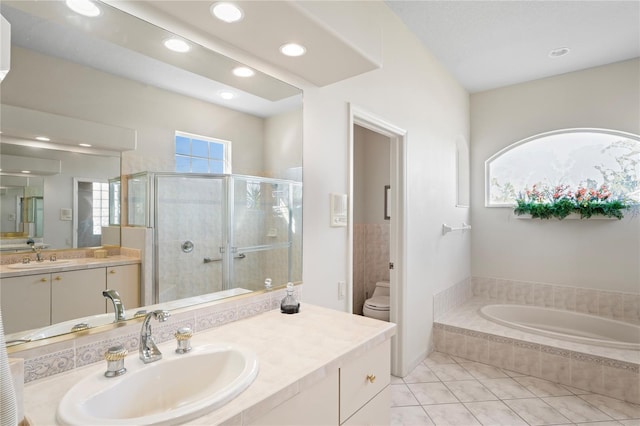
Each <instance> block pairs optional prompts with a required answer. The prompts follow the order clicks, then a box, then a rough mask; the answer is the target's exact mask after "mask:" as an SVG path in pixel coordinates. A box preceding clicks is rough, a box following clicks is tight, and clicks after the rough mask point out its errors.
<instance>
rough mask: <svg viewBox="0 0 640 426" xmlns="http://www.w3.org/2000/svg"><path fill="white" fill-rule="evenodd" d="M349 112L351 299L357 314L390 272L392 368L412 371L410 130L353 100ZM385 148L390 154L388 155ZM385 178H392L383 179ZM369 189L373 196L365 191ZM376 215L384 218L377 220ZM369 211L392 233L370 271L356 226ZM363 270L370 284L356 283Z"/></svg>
mask: <svg viewBox="0 0 640 426" xmlns="http://www.w3.org/2000/svg"><path fill="white" fill-rule="evenodd" d="M349 114H350V122H349V131H350V137H349V197H348V199H349V212H348V215H349V217H350V218H353V219H352V220H350V221H349V224H350V225H349V232H348V239H349V241H348V256H347V258H348V259H347V277H348V280H349V281H348V288H349V290H348V291H347V295H348V297H349V300H348V301H347V302H348V304H347V306H348V309H349V310H350V311H351V312H352V313H356V312H358V309H361V306H362V303H364V297H365V296H367V295H368V296H370V295H371V292H372V291H373V289H374V288H375V283H376V280H384V278H386V277H387V276H388V281H389V282H390V290H389V293H390V310H389V311H390V312H389V314H390V321H391V322H393V323H395V324H396V326H397V328H396V335H395V336H394V337H393V338H392V340H391V373H392V374H394V375H397V376H403V375H404V373H406V371H405V365H406V363H405V362H404V356H403V354H404V351H403V346H404V334H405V333H404V330H405V327H406V319H405V313H404V309H403V307H404V305H405V303H404V297H405V294H406V283H405V280H404V277H405V276H406V274H405V262H404V253H405V248H404V247H405V242H404V235H405V231H404V229H405V228H404V227H405V223H406V219H405V217H406V216H405V214H406V211H405V207H404V206H405V186H406V185H405V182H406V177H405V163H406V158H405V152H406V148H405V147H406V138H407V132H406V131H405V130H403V129H401V128H399V127H397V126H395V125H393V124H391V123H389V122H387V121H385V120H384V119H382V118H380V117H377V116H375V115H373V114H371V113H369V112H367V111H365V110H363V109H361V108H358V107H356V106H354V105H350V111H349ZM357 141H360V142H357ZM368 143H371V145H368ZM365 144H367V145H365ZM382 152H385V153H386V158H384V155H385V154H384V153H382ZM381 153H382V154H381ZM367 154H369V155H367ZM363 155H364V161H361V158H360V156H363ZM368 157H371V158H374V160H373V161H371V162H372V164H370V165H369V164H365V166H364V168H365V169H368V168H371V169H372V170H369V171H368V172H367V171H366V170H365V171H364V172H363V171H362V170H361V169H362V168H363V166H362V164H363V163H366V162H367V159H368ZM376 167H378V168H379V170H380V172H379V173H378V172H377V171H376ZM369 180H370V181H371V182H369ZM385 180H386V182H387V183H383V182H384V181H385ZM387 187H388V188H387ZM376 192H377V195H376ZM369 193H370V194H371V195H365V194H369ZM363 198H364V201H363ZM356 203H357V204H358V205H357V206H356ZM376 211H377V212H378V213H377V214H376ZM370 215H371V216H370ZM376 215H377V216H379V217H380V218H381V219H376ZM369 216H370V217H371V218H372V221H374V222H376V224H374V225H373V226H374V228H376V227H377V228H378V231H379V234H378V235H381V234H384V233H385V232H387V233H388V239H387V238H386V237H385V238H383V239H380V240H378V241H377V242H376V243H375V244H374V248H373V252H374V257H373V258H372V260H370V261H369V267H370V269H369V271H368V273H367V272H366V271H363V270H360V271H357V270H356V267H355V266H356V265H355V263H354V261H358V263H359V265H360V263H361V260H362V259H360V258H356V256H360V255H362V253H356V249H357V247H358V245H360V241H358V242H357V243H358V245H356V237H358V235H357V234H356V233H357V232H361V231H362V229H356V228H359V227H360V223H358V222H359V221H360V219H363V220H365V221H367V220H368V219H366V218H367V217H369ZM385 249H388V251H386V250H385ZM359 265H358V266H359ZM361 273H364V276H365V279H364V282H365V285H364V287H363V286H361V285H360V284H359V283H358V284H357V285H356V283H355V282H354V277H355V276H356V275H358V274H361ZM367 274H368V275H367ZM354 307H355V308H356V309H354Z"/></svg>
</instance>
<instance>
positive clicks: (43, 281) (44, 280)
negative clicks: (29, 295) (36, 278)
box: [40, 278, 49, 283]
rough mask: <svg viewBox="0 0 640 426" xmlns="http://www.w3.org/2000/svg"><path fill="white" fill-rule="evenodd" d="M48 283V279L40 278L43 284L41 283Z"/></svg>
mask: <svg viewBox="0 0 640 426" xmlns="http://www.w3.org/2000/svg"><path fill="white" fill-rule="evenodd" d="M47 281H49V280H48V279H46V278H40V282H41V283H46V282H47Z"/></svg>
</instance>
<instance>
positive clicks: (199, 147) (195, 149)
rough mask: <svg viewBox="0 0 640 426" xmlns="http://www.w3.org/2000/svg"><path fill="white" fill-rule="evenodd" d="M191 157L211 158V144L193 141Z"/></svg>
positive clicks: (197, 140)
mask: <svg viewBox="0 0 640 426" xmlns="http://www.w3.org/2000/svg"><path fill="white" fill-rule="evenodd" d="M191 155H192V156H194V157H202V158H209V142H206V141H201V140H199V139H192V140H191Z"/></svg>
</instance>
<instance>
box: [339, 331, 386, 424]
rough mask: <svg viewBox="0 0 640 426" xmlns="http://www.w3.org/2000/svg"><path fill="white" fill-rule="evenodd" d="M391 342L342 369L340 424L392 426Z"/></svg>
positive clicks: (379, 346) (384, 343)
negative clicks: (390, 425) (390, 388)
mask: <svg viewBox="0 0 640 426" xmlns="http://www.w3.org/2000/svg"><path fill="white" fill-rule="evenodd" d="M390 382H391V341H390V340H386V341H384V342H383V343H381V344H380V345H378V346H376V347H375V348H373V349H371V350H370V351H368V352H367V353H366V354H364V355H362V356H360V357H357V358H355V359H352V360H351V361H350V362H348V363H347V364H345V365H344V366H343V367H341V368H340V424H341V425H388V424H389V423H390V421H391V417H390V416H391V414H390V410H389V409H390V407H391V394H390V392H389V384H390Z"/></svg>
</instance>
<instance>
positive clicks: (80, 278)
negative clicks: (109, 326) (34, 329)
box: [51, 268, 106, 324]
mask: <svg viewBox="0 0 640 426" xmlns="http://www.w3.org/2000/svg"><path fill="white" fill-rule="evenodd" d="M105 283H106V281H105V268H97V269H83V270H79V271H68V272H57V273H52V274H51V323H52V324H55V323H58V322H62V321H67V320H71V319H74V318H81V317H87V316H90V315H97V314H104V313H105V312H106V311H105V308H106V305H105V298H104V296H103V295H102V292H103V291H104V289H105V288H106V287H105Z"/></svg>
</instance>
